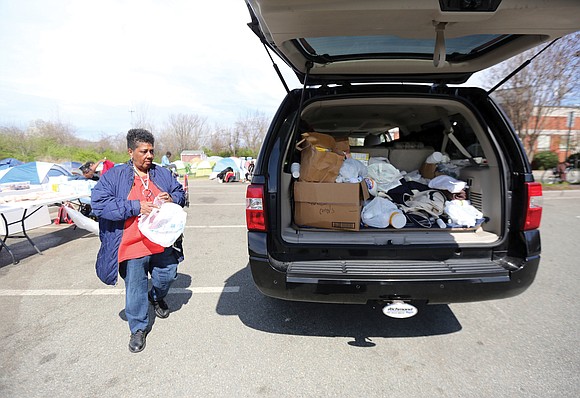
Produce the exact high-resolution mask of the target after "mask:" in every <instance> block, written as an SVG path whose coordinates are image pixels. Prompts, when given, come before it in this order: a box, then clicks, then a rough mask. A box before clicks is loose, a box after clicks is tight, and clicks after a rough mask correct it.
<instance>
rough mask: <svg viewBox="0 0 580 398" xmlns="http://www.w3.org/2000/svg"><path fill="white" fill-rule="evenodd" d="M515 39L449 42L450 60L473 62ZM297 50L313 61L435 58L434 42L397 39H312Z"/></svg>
mask: <svg viewBox="0 0 580 398" xmlns="http://www.w3.org/2000/svg"><path fill="white" fill-rule="evenodd" d="M513 38H515V35H471V36H463V37H457V38H446V39H445V47H446V52H447V59H448V60H451V61H453V60H456V61H457V60H459V59H462V58H470V57H472V56H477V55H480V54H481V53H483V52H486V51H489V50H490V49H492V48H493V47H495V46H498V45H501V44H503V43H505V42H506V41H511V40H512V39H513ZM298 43H299V44H298V46H299V47H301V48H302V51H303V52H304V53H305V54H307V56H309V57H310V58H312V59H316V58H325V59H328V60H329V61H330V60H340V59H357V58H368V57H369V56H374V57H381V58H400V57H405V58H427V59H428V58H432V57H433V49H434V48H435V38H433V39H425V40H417V39H406V38H401V37H398V36H338V37H311V38H302V39H299V40H298Z"/></svg>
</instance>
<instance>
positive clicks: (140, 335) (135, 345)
mask: <svg viewBox="0 0 580 398" xmlns="http://www.w3.org/2000/svg"><path fill="white" fill-rule="evenodd" d="M145 337H147V332H145V331H143V330H137V331H136V332H135V333H133V334H131V339H129V351H131V352H141V351H143V350H144V349H145Z"/></svg>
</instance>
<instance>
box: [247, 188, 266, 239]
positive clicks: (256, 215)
mask: <svg viewBox="0 0 580 398" xmlns="http://www.w3.org/2000/svg"><path fill="white" fill-rule="evenodd" d="M265 210H266V209H265V208H264V186H263V185H249V186H248V189H247V190H246V226H247V227H248V231H258V232H264V231H266V211H265Z"/></svg>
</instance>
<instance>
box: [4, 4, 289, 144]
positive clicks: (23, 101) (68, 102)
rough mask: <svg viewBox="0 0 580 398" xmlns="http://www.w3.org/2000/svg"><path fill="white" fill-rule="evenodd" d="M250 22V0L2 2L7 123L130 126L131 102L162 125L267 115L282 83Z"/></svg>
mask: <svg viewBox="0 0 580 398" xmlns="http://www.w3.org/2000/svg"><path fill="white" fill-rule="evenodd" d="M249 21H250V17H249V14H248V10H247V8H246V6H245V3H244V1H243V0H215V1H199V0H99V1H87V0H23V1H13V0H0V125H4V126H6V125H8V126H17V127H20V128H26V127H27V126H28V124H29V123H30V122H31V121H33V120H35V119H43V120H45V121H60V122H62V123H67V124H70V125H72V126H73V127H74V128H75V129H76V130H77V132H78V135H79V136H80V137H82V138H88V139H91V138H92V139H98V138H99V137H100V136H101V135H103V134H106V135H108V134H116V133H119V132H125V131H127V129H128V128H130V124H131V116H132V114H131V112H130V111H131V110H136V111H140V112H144V110H146V112H147V113H148V115H149V117H150V118H152V119H154V120H155V123H156V125H157V127H162V124H163V123H164V122H165V121H166V120H167V116H168V115H170V114H177V113H190V114H197V115H200V116H203V117H206V118H207V120H208V122H209V123H210V125H214V124H220V125H222V126H228V125H231V124H233V123H234V122H235V120H236V119H238V118H240V117H243V116H244V115H247V114H249V113H253V112H254V111H260V112H263V113H265V114H266V115H267V116H268V117H270V116H272V115H273V114H274V112H275V111H276V109H277V107H278V105H279V104H280V101H281V100H282V98H283V97H284V95H285V90H284V88H283V86H282V84H281V83H280V81H279V79H278V77H277V75H276V73H275V72H274V70H273V68H272V66H271V61H270V60H269V58H268V56H267V54H266V52H265V50H264V48H263V46H262V45H261V44H260V42H259V40H258V38H257V37H256V36H255V35H254V34H253V33H252V32H251V31H250V29H249V28H248V27H247V23H248V22H249ZM275 59H276V61H277V63H278V65H279V66H280V68H281V69H282V70H283V72H284V74H285V76H286V78H287V81H288V84H289V86H290V88H294V87H297V86H298V80H297V79H296V77H295V76H294V75H293V73H292V72H291V70H290V69H289V68H288V67H287V66H286V65H285V64H284V63H283V62H282V61H280V60H279V59H277V58H275Z"/></svg>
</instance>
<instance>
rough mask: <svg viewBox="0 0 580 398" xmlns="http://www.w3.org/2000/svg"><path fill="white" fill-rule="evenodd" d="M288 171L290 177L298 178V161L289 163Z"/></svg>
mask: <svg viewBox="0 0 580 398" xmlns="http://www.w3.org/2000/svg"><path fill="white" fill-rule="evenodd" d="M290 172H291V173H292V177H294V178H299V177H300V163H296V162H294V163H292V164H291V165H290Z"/></svg>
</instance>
